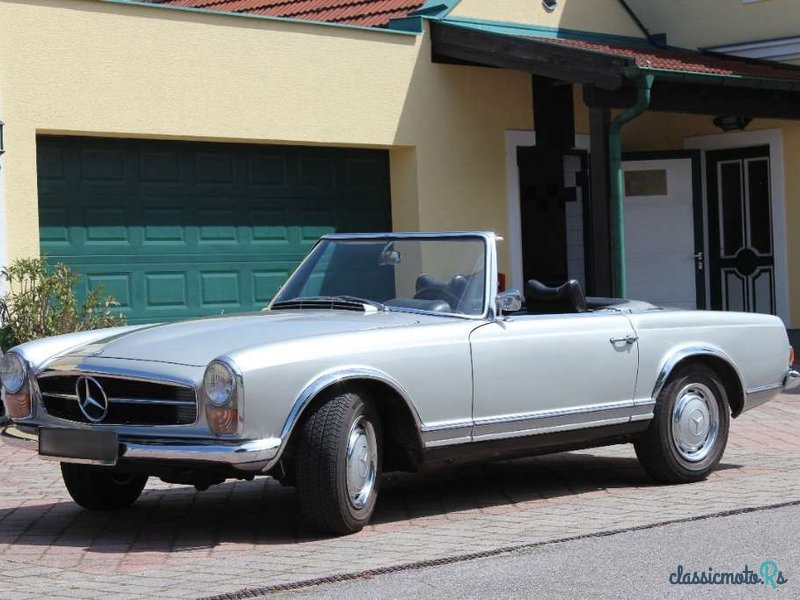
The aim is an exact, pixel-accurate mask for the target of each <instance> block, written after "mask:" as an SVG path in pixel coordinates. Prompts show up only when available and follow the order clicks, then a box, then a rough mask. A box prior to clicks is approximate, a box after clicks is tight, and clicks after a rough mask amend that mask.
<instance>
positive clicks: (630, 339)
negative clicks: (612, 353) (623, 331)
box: [609, 333, 639, 346]
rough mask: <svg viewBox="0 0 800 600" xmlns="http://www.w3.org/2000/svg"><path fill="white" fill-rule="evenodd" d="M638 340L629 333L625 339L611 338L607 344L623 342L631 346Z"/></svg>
mask: <svg viewBox="0 0 800 600" xmlns="http://www.w3.org/2000/svg"><path fill="white" fill-rule="evenodd" d="M638 339H639V336H638V335H633V334H631V333H629V334H628V335H626V336H625V337H618V338H611V339H610V340H609V342H611V343H612V344H622V343H623V342H624V343H626V344H628V345H629V346H630V345H632V344H635V343H636V341H637V340H638Z"/></svg>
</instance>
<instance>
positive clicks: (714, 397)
mask: <svg viewBox="0 0 800 600" xmlns="http://www.w3.org/2000/svg"><path fill="white" fill-rule="evenodd" d="M730 414H731V413H730V407H729V405H728V397H727V394H726V392H725V386H724V384H723V382H722V380H721V379H720V377H719V375H718V374H717V373H716V372H715V371H714V370H713V369H710V368H708V367H706V366H704V365H690V366H687V367H684V368H681V369H680V370H679V371H678V372H676V373H675V374H674V375H673V376H671V377H670V379H669V381H668V382H667V384H666V385H665V386H664V388H663V389H662V390H661V393H660V394H659V395H658V398H657V399H656V407H655V413H654V416H653V420H652V421H651V423H650V427H649V428H648V430H647V431H646V432H645V434H644V436H643V437H642V438H641V439H640V440H638V441H637V442H636V443H635V444H634V447H635V448H636V456H637V457H638V458H639V462H640V463H641V464H642V466H643V467H644V468H645V470H646V471H647V472H648V473H649V474H650V475H651V476H652V477H653V478H654V479H655V480H657V481H660V482H663V483H687V482H691V481H699V480H701V479H705V478H706V477H707V476H708V474H709V473H710V472H711V471H712V470H713V469H714V468H715V467H716V466H717V464H719V461H720V459H721V458H722V454H723V452H724V451H725V445H726V444H727V441H728V430H729V428H730V418H731V417H730Z"/></svg>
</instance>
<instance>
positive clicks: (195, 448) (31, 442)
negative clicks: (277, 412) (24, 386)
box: [0, 424, 281, 471]
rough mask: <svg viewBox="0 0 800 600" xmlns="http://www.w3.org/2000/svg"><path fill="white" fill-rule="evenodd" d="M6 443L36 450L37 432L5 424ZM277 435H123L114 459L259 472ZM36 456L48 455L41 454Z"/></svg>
mask: <svg viewBox="0 0 800 600" xmlns="http://www.w3.org/2000/svg"><path fill="white" fill-rule="evenodd" d="M0 439H2V440H3V442H5V443H6V444H9V445H11V446H17V447H21V448H27V449H29V450H36V451H38V447H39V435H38V432H35V431H31V430H29V429H28V428H25V429H22V428H20V427H17V426H16V425H13V424H12V425H8V426H6V427H5V428H4V429H3V430H2V431H1V432H0ZM280 443H281V441H280V440H279V439H277V438H265V439H259V440H230V441H227V442H226V441H224V440H159V439H148V438H132V437H127V436H126V437H123V438H120V440H119V445H120V452H119V459H118V460H156V461H159V460H167V461H186V462H200V463H218V464H221V465H227V466H231V467H237V468H239V469H242V470H246V471H260V470H262V469H263V468H264V466H265V465H267V464H268V463H269V462H270V461H271V460H272V459H273V458H274V457H275V455H276V454H277V453H278V448H279V447H280ZM40 458H48V459H49V458H50V457H45V456H41V457H40ZM52 460H58V461H59V462H76V463H87V462H89V463H91V461H86V460H83V459H71V458H54V459H52Z"/></svg>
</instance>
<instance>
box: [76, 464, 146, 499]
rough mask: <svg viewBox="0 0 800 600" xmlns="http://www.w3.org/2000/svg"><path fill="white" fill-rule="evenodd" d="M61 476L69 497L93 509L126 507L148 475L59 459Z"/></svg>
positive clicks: (138, 494) (135, 496)
mask: <svg viewBox="0 0 800 600" xmlns="http://www.w3.org/2000/svg"><path fill="white" fill-rule="evenodd" d="M61 477H62V478H63V479H64V485H65V486H66V487H67V491H68V492H69V495H70V496H72V499H73V500H74V501H75V502H76V503H77V504H79V505H80V506H82V507H83V508H85V509H86V510H92V511H99V510H119V509H121V508H127V507H128V506H130V505H131V504H133V503H134V502H136V500H138V498H139V496H140V495H141V493H142V490H143V489H144V486H145V484H147V475H139V474H135V473H120V472H119V471H117V470H116V469H110V468H108V467H94V466H91V465H80V464H72V463H61Z"/></svg>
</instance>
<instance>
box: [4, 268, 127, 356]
mask: <svg viewBox="0 0 800 600" xmlns="http://www.w3.org/2000/svg"><path fill="white" fill-rule="evenodd" d="M0 279H2V280H4V281H3V283H4V285H5V288H4V289H5V290H6V292H5V295H4V296H3V297H2V298H0V323H2V328H0V347H2V348H3V350H8V349H9V348H11V347H12V346H16V345H17V344H21V343H23V342H27V341H30V340H35V339H39V338H43V337H47V336H51V335H58V334H61V333H72V332H73V331H85V330H88V329H99V328H101V327H115V326H118V325H124V324H125V317H124V316H123V315H119V314H114V313H113V312H112V309H113V307H115V306H118V303H117V302H116V301H115V300H114V298H113V297H112V296H104V295H103V286H102V284H101V285H100V286H98V287H96V288H94V289H92V290H89V293H88V294H87V296H86V300H85V302H83V304H81V305H79V304H78V300H77V298H76V297H75V284H76V282H77V280H78V275H77V274H75V273H73V272H72V271H71V270H70V268H69V267H68V266H67V265H65V264H62V263H58V264H56V265H55V266H54V267H52V268H51V267H49V266H48V264H47V263H46V261H45V260H44V259H42V258H23V259H18V260H15V261H14V262H13V263H12V264H11V266H9V267H5V268H3V269H0Z"/></svg>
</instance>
